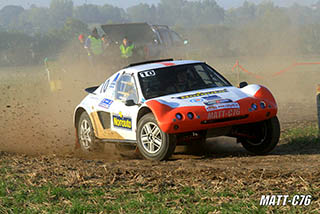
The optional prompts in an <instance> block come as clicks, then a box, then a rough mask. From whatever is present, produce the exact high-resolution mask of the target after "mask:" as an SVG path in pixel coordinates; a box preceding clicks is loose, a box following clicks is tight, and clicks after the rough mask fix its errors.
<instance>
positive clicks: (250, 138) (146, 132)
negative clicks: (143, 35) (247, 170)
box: [74, 60, 280, 160]
mask: <svg viewBox="0 0 320 214" xmlns="http://www.w3.org/2000/svg"><path fill="white" fill-rule="evenodd" d="M240 85H241V86H240V88H237V87H234V86H232V85H231V84H230V83H229V82H228V81H227V80H226V79H225V78H224V77H223V76H222V75H221V74H219V73H218V72H217V71H215V70H214V69H213V68H212V67H210V66H209V65H207V64H206V63H204V62H200V61H186V60H179V61H173V60H159V61H149V62H144V63H137V64H132V65H130V66H128V67H126V68H124V69H122V70H120V71H118V72H117V73H115V74H114V75H112V76H111V77H110V78H108V79H107V80H106V81H105V82H104V83H102V84H101V85H100V86H97V87H91V88H87V89H86V91H87V92H89V94H88V95H87V96H86V97H85V98H84V99H83V100H82V102H81V103H80V104H79V105H78V106H77V107H76V110H75V113H74V125H75V127H76V130H77V140H78V145H79V147H81V149H82V150H84V151H92V150H100V149H102V147H103V145H104V143H106V142H109V143H117V144H118V145H123V146H124V145H133V146H137V148H138V150H139V152H140V153H141V154H142V155H143V156H144V157H145V158H147V159H151V160H164V159H168V158H169V157H170V156H171V155H172V154H173V152H174V150H175V147H176V145H181V144H184V145H191V144H192V145H193V146H194V145H196V146H198V147H199V148H201V147H202V145H203V143H204V142H205V139H206V138H209V137H217V136H229V137H234V138H237V140H238V142H240V143H241V144H242V145H243V147H244V148H246V149H247V150H248V151H249V152H251V153H254V154H266V153H268V152H270V151H271V150H272V149H274V147H275V146H276V144H277V143H278V141H279V135H280V125H279V121H278V119H277V116H276V115H277V104H276V101H275V99H274V97H273V95H272V94H271V92H270V91H269V90H268V89H267V88H265V87H263V86H261V85H254V84H253V85H248V84H246V83H242V84H240Z"/></svg>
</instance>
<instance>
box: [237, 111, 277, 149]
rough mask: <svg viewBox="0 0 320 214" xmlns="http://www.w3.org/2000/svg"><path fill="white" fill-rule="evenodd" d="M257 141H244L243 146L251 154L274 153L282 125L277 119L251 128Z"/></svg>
mask: <svg viewBox="0 0 320 214" xmlns="http://www.w3.org/2000/svg"><path fill="white" fill-rule="evenodd" d="M250 132H251V134H252V135H253V136H255V139H242V140H241V144H242V146H243V147H244V148H245V149H246V150H248V151H249V152H251V153H254V154H257V155H264V154H267V153H269V152H270V151H272V150H273V149H274V148H275V147H276V145H277V144H278V142H279V137H280V123H279V120H278V118H277V117H273V118H271V119H269V120H265V121H263V122H260V123H256V124H253V125H252V126H250Z"/></svg>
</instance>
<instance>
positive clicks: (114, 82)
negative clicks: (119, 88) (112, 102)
mask: <svg viewBox="0 0 320 214" xmlns="http://www.w3.org/2000/svg"><path fill="white" fill-rule="evenodd" d="M119 76H120V73H118V74H117V76H116V77H115V78H114V80H113V81H112V83H111V84H110V88H114V86H115V85H116V82H117V80H118V78H119Z"/></svg>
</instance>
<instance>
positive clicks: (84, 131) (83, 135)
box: [77, 112, 104, 152]
mask: <svg viewBox="0 0 320 214" xmlns="http://www.w3.org/2000/svg"><path fill="white" fill-rule="evenodd" d="M77 135H78V139H79V144H80V148H81V150H82V151H83V152H101V151H103V149H104V144H102V143H98V142H96V137H95V135H94V130H93V127H92V123H91V120H90V118H89V115H88V114H87V112H82V113H81V115H80V118H79V122H78V127H77Z"/></svg>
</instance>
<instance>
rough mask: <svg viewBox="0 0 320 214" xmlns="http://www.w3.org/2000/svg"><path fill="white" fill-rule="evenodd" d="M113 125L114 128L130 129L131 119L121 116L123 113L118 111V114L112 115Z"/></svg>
mask: <svg viewBox="0 0 320 214" xmlns="http://www.w3.org/2000/svg"><path fill="white" fill-rule="evenodd" d="M112 120H113V126H114V127H115V128H121V129H128V130H131V129H132V120H131V118H129V117H123V115H122V114H121V112H120V115H113V116H112Z"/></svg>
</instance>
